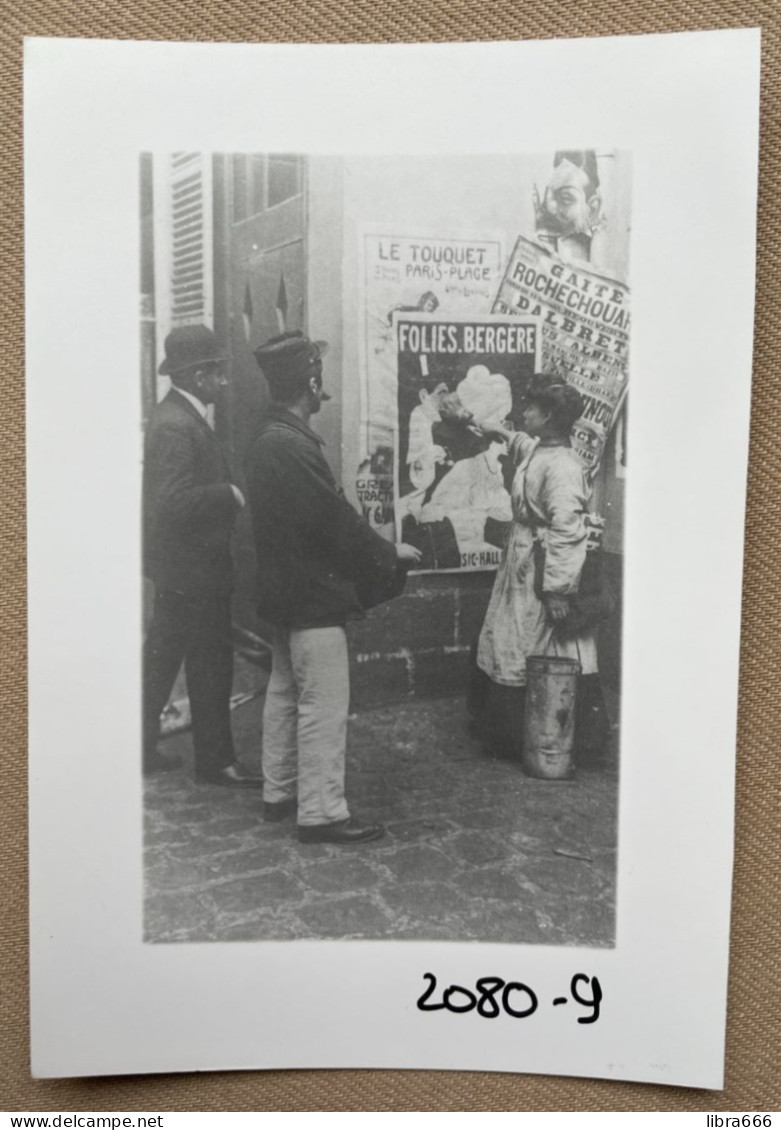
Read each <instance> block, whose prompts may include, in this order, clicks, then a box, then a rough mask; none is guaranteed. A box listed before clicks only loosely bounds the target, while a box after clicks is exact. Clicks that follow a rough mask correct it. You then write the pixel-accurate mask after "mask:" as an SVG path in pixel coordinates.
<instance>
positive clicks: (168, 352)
mask: <svg viewBox="0 0 781 1130" xmlns="http://www.w3.org/2000/svg"><path fill="white" fill-rule="evenodd" d="M164 348H165V357H164V358H163V360H162V361H161V363H160V367H159V369H158V370H157V371H158V373H160V374H163V375H169V376H170V375H173V374H175V373H180V372H181V371H182V370H183V369H189V368H191V367H192V366H194V365H205V364H208V363H209V362H211V361H227V360H228V354H227V353H226V352H225V351H224V350H223V349H220V347H219V346H218V344H217V338H216V337H215V335H214V334H213V333H212V331H211V330H210V329H209V327H208V326H175V327H174V329H172V330H171V332H170V333H169V334H168V336H167V337H166V339H165V347H164Z"/></svg>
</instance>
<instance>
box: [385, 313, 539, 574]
mask: <svg viewBox="0 0 781 1130" xmlns="http://www.w3.org/2000/svg"><path fill="white" fill-rule="evenodd" d="M393 329H394V335H395V341H396V356H397V359H398V361H397V363H398V370H397V371H398V378H397V396H398V427H397V442H396V450H397V465H396V489H397V502H396V515H397V520H398V530H397V536H398V539H399V541H403V542H408V543H411V544H413V545H416V546H418V547H419V548H420V549H421V551H422V553H423V558H422V560H421V562H420V568H421V569H431V570H449V569H490V568H496V567H497V566H498V564H499V560H500V556H501V547H502V544H503V541H504V533H505V531H506V529H507V525H508V524H509V522H510V520H511V518H512V507H511V503H510V495H509V492H508V489H507V487H508V483H509V482H510V481H511V479H512V474H513V470H511V469H509V468H507V466H506V463H507V458H508V453H507V444H506V442H505V441H503V440H502V439H500V438H498V437H496V436H493V437H492V436H490V435H488V434H486V430H485V428H486V427H487V426H490V424H491V422H494V423H497V424H502V423H505V422H511V421H512V420H513V419H519V418H520V414H521V406H522V404H523V401H524V395H525V393H526V390H527V388H528V384H529V381H530V380H531V378H532V376H533V375H534V373H535V371H536V369H537V367H538V361H537V358H538V354H539V340H540V325H539V321H538V320H537V319H535V318H523V319H517V318H513V317H504V318H502V317H499V316H496V315H493V316H491V315H485V316H484V317H483V318H480V319H479V320H478V319H474V318H473V319H466V318H461V319H455V318H452V319H450V320H448V321H445V320H443V319H441V318H438V317H437V316H436V315H425V314H415V313H401V312H397V313H396V314H395V315H394V325H393ZM477 424H482V425H483V428H482V429H481V428H480V427H478V426H476V425H477ZM508 476H509V477H508Z"/></svg>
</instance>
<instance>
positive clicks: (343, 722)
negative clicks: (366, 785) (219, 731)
mask: <svg viewBox="0 0 781 1130" xmlns="http://www.w3.org/2000/svg"><path fill="white" fill-rule="evenodd" d="M349 702H350V677H349V669H348V663H347V636H346V634H345V631H344V628H301V629H294V630H283V629H278V630H277V631H276V632H275V633H274V641H273V660H272V667H271V678H270V680H269V684H268V688H267V690H266V705H265V707H264V710H263V799H264V800H265V801H267V802H269V803H272V804H275V803H279V802H280V801H283V800H289V799H290V798H292V797H294V796H295V795H296V792H298V823H299V824H300V825H312V824H330V823H333V822H334V821H336V820H346V819H347V818H348V817H349V815H350V814H349V811H348V809H347V802H346V801H345V798H344V768H345V752H346V745H347V712H348V709H349Z"/></svg>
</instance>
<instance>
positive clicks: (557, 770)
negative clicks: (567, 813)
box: [521, 655, 580, 781]
mask: <svg viewBox="0 0 781 1130" xmlns="http://www.w3.org/2000/svg"><path fill="white" fill-rule="evenodd" d="M579 675H580V664H579V663H578V661H577V660H576V659H563V658H561V657H559V656H556V655H530V656H529V657H528V659H527V660H526V710H525V717H524V725H523V757H522V761H521V764H522V766H523V771H524V773H527V774H528V775H529V776H530V777H543V778H545V779H546V780H548V781H561V780H564V779H566V778H567V777H571V776H572V775H573V773H574V771H575V763H574V759H573V755H572V750H573V746H574V744H575V702H576V697H577V687H578V676H579Z"/></svg>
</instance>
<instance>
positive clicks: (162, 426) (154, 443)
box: [143, 388, 239, 596]
mask: <svg viewBox="0 0 781 1130" xmlns="http://www.w3.org/2000/svg"><path fill="white" fill-rule="evenodd" d="M143 506H144V573H145V575H146V576H147V577H149V578H150V580H152V581H154V583H155V586H156V588H157V590H158V591H173V592H180V593H184V594H186V595H190V596H208V595H217V594H219V595H224V594H227V593H229V592H230V591H231V589H232V587H233V563H232V560H231V552H230V538H231V532H232V529H233V524H234V521H235V518H236V514H237V512H238V509H239V506H238V503H237V501H236V498H235V495H234V493H233V490H232V488H231V476H230V470H229V468H228V464H227V461H226V459H225V457H224V455H223V453H222V450H221V448H220V445H219V442H218V440H217V437H216V436H215V435H214V433H213V431H212V430H211V428H210V427H209V425H208V424H207V422H206V420H204V419H203V417H202V416H200V415H199V413H198V411H197V409H196V408H195V406H194V405H192V404H191V403H190V402H189V401H188V400H187V399H186V398H185V397H184V396H181V395H180V394H179V393H178V392H177V391H176V389H175V388H172V389H171V391H170V392H169V393H168V395H167V396H166V398H165V399H164V400H163V401H162V403H160V404H158V406H157V407H156V408H155V410H154V412H153V413H152V417H151V420H150V422H149V427H148V429H147V435H146V444H145V454H144V500H143Z"/></svg>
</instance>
